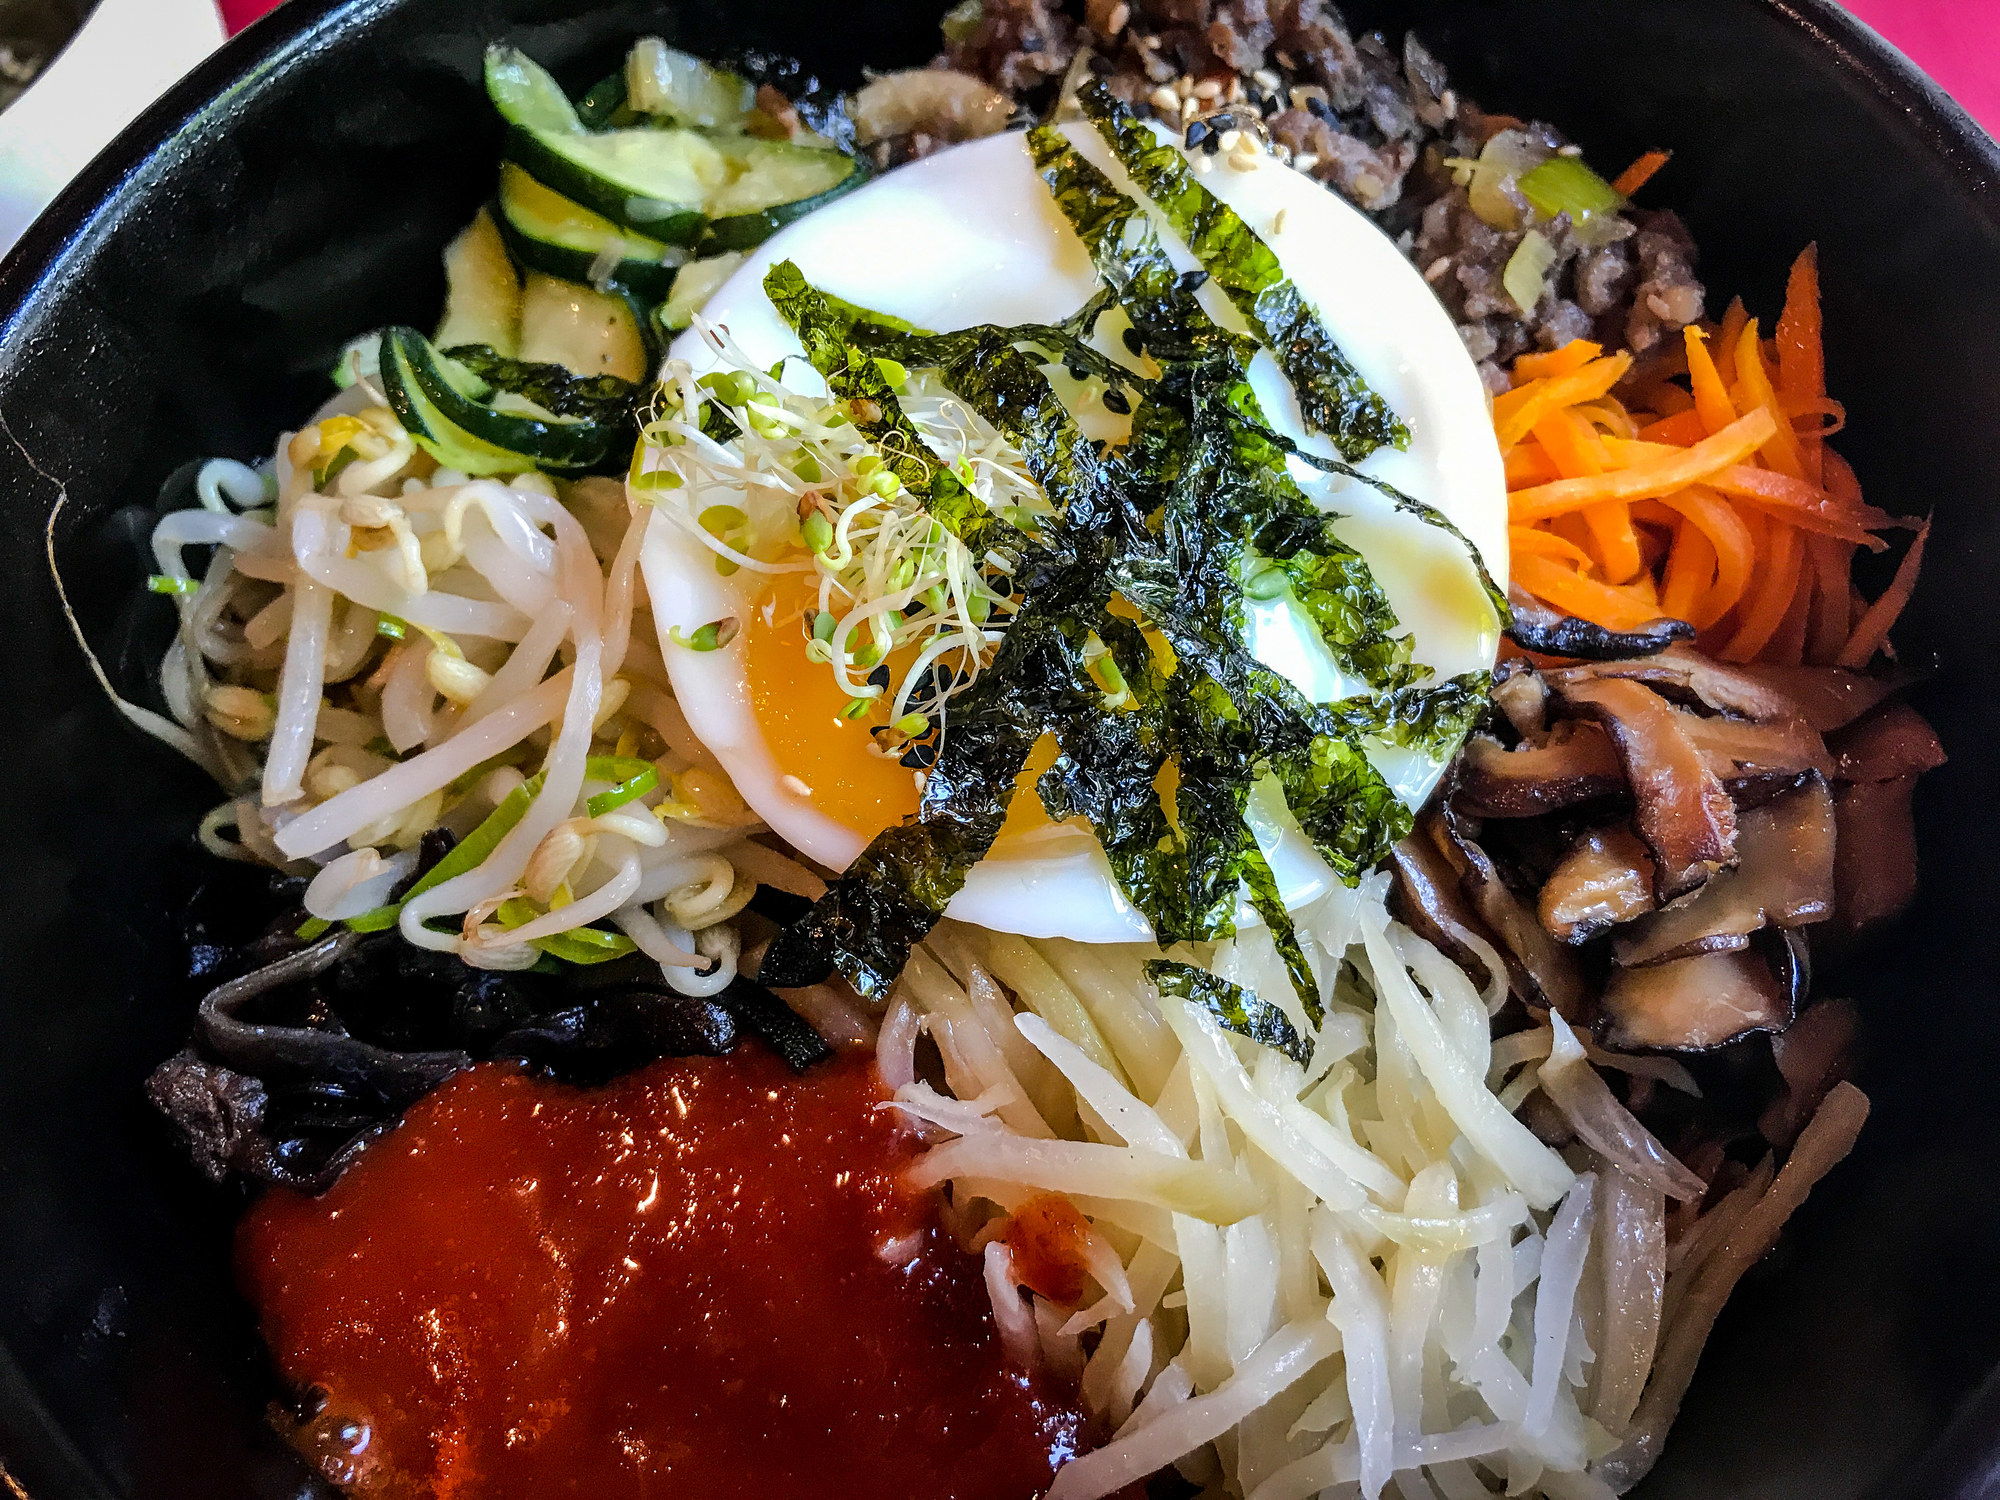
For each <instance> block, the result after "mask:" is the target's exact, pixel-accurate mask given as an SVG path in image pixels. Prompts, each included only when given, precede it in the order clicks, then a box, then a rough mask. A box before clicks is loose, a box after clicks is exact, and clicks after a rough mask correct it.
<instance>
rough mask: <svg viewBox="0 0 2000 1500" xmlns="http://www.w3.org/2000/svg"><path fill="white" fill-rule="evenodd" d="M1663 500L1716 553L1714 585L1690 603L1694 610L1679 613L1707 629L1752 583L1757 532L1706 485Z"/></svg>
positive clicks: (1755, 560)
mask: <svg viewBox="0 0 2000 1500" xmlns="http://www.w3.org/2000/svg"><path fill="white" fill-rule="evenodd" d="M1660 503H1661V504H1662V505H1664V506H1666V507H1667V508H1668V509H1670V510H1674V511H1677V512H1679V513H1680V514H1681V515H1683V516H1685V517H1686V518H1687V520H1688V521H1689V523H1690V524H1691V525H1693V526H1694V527H1695V529H1696V530H1697V531H1699V532H1700V534H1701V536H1702V539H1703V540H1704V541H1706V542H1707V543H1708V546H1709V550H1710V551H1711V553H1713V555H1714V557H1715V586H1714V587H1713V588H1712V589H1710V590H1709V591H1708V592H1707V593H1706V594H1705V595H1704V596H1703V597H1702V599H1701V601H1700V602H1699V603H1698V604H1696V605H1693V606H1690V608H1691V609H1692V613H1690V614H1685V615H1681V616H1679V617H1678V618H1680V619H1684V620H1687V621H1689V622H1691V623H1692V624H1693V625H1694V627H1695V628H1696V629H1697V630H1706V629H1708V628H1709V627H1710V626H1711V625H1713V624H1715V622H1716V621H1718V620H1720V619H1721V618H1722V617H1723V616H1724V615H1726V614H1728V613H1729V611H1730V610H1732V609H1734V608H1735V607H1736V603H1737V601H1738V600H1739V599H1741V598H1742V597H1743V595H1744V592H1745V591H1746V590H1747V589H1748V588H1749V587H1750V575H1751V573H1752V572H1753V571H1755V569H1756V565H1757V537H1756V534H1755V533H1754V532H1753V531H1752V530H1751V529H1750V527H1749V526H1747V525H1745V524H1744V521H1743V517H1741V516H1740V515H1738V514H1737V513H1736V508H1735V507H1734V506H1732V505H1731V504H1730V503H1729V502H1728V501H1727V500H1724V499H1723V498H1722V497H1721V496H1719V495H1717V494H1716V493H1715V492H1714V491H1713V490H1711V489H1709V488H1707V487H1706V486H1705V485H1699V484H1697V485H1690V486H1689V487H1688V488H1687V489H1684V490H1682V491H1680V493H1678V494H1674V495H1667V496H1665V497H1663V498H1662V499H1661V501H1660Z"/></svg>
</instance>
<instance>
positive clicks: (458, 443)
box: [382, 328, 629, 474]
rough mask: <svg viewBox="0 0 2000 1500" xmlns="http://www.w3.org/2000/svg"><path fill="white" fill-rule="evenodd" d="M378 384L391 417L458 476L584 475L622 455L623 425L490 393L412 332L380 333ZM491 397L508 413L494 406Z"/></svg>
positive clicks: (491, 390) (387, 331)
mask: <svg viewBox="0 0 2000 1500" xmlns="http://www.w3.org/2000/svg"><path fill="white" fill-rule="evenodd" d="M382 384H383V388H384V391H385V393H386V394H387V395H388V397H389V404H390V405H391V406H393V407H394V408H395V410H396V415H397V417H399V418H400V419H401V420H402V423H403V426H404V427H405V428H406V429H408V431H409V433H410V435H411V436H412V437H414V438H415V439H416V440H417V442H418V443H419V444H420V445H421V446H422V447H423V449H424V450H425V451H426V452H428V453H429V454H430V455H431V456H432V457H433V458H435V459H436V460H437V461H438V462H439V463H440V464H443V465H444V466H446V467H447V468H452V469H458V470H460V471H461V472H463V473H466V474H518V473H523V472H525V471H527V470H529V469H546V470H548V471H549V472H550V473H554V474H585V473H589V472H590V471H591V470H593V469H601V468H604V467H606V465H607V463H609V462H614V461H616V459H617V458H619V457H622V454H620V452H619V450H620V448H621V446H622V444H623V443H624V441H625V440H626V439H627V438H628V437H629V432H628V430H627V427H626V425H625V424H623V423H611V422H603V421H599V420H596V419H594V418H590V417H559V416H555V415H553V414H551V413H549V412H547V411H544V410H542V409H541V408H539V407H536V406H535V405H534V404H533V403H532V402H529V401H526V400H524V399H523V398H521V397H519V396H508V395H506V393H504V392H496V391H495V390H494V389H493V387H491V386H489V385H488V384H487V383H486V382H485V381H483V380H481V379H480V378H479V377H478V376H477V375H475V374H473V373H472V372H471V371H470V370H468V369H466V368H465V367H464V366H463V365H461V364H459V363H458V362H457V361H456V360H453V359H448V358H446V357H445V356H444V355H442V354H440V353H439V352H438V351H437V349H436V348H435V347H434V346H433V345H432V343H431V341H430V340H429V339H427V338H425V337H424V336H423V335H422V334H421V333H418V332H417V331H416V329H414V328H390V329H385V330H384V331H383V334H382ZM496 399H504V400H505V401H506V403H507V406H508V408H509V409H508V410H505V411H502V410H498V409H496V407H495V406H494V405H493V404H492V403H493V402H494V401H495V400H496Z"/></svg>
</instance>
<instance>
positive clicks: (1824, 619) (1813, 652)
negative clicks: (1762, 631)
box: [1806, 536, 1854, 667]
mask: <svg viewBox="0 0 2000 1500" xmlns="http://www.w3.org/2000/svg"><path fill="white" fill-rule="evenodd" d="M1806 556H1807V557H1808V558H1809V559H1811V561H1812V568H1813V609H1812V628H1811V629H1810V630H1808V631H1807V632H1806V660H1807V661H1809V662H1811V663H1812V664H1813V665H1815V666H1820V667H1830V666H1832V665H1833V662H1834V658H1836V657H1837V656H1839V655H1840V648H1841V647H1842V646H1844V645H1846V644H1847V637H1848V635H1849V633H1850V632H1851V631H1852V630H1853V627H1854V620H1853V617H1852V616H1851V615H1850V614H1849V612H1848V605H1847V580H1848V579H1849V578H1850V577H1852V576H1853V573H1854V549H1853V548H1852V547H1851V546H1849V545H1848V544H1847V543H1846V542H1844V541H1841V540H1840V539H1839V538H1838V537H1830V536H1815V537H1809V538H1807V540H1806Z"/></svg>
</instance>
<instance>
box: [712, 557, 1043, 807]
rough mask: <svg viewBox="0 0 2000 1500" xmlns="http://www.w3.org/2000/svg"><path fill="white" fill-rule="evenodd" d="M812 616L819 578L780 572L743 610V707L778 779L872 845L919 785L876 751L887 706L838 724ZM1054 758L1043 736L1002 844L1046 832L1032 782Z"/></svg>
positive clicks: (1020, 783)
mask: <svg viewBox="0 0 2000 1500" xmlns="http://www.w3.org/2000/svg"><path fill="white" fill-rule="evenodd" d="M818 609H819V585H818V582H817V580H816V579H815V578H814V577H813V576H812V575H810V574H804V573H786V574H781V575H779V576H778V577H777V578H776V580H775V581H774V583H773V585H772V587H771V588H770V589H769V590H768V591H767V592H766V593H765V594H764V595H763V597H762V598H760V599H759V600H758V602H757V604H756V605H755V606H754V607H753V608H752V609H751V610H750V618H749V621H748V623H747V624H746V626H745V629H744V638H745V654H746V656H747V658H748V660H747V670H748V673H749V678H750V702H751V706H752V708H753V709H754V710H755V711H756V714H757V724H758V727H759V728H760V729H762V730H763V733H764V743H765V744H766V745H767V746H769V747H770V751H771V758H772V759H773V760H774V761H776V762H777V764H778V770H779V772H780V773H781V774H783V775H786V776H791V777H793V778H795V779H796V780H798V781H799V782H801V783H803V784H804V785H805V786H806V787H808V788H810V792H809V800H810V801H811V802H812V804H813V806H814V807H816V808H818V809H819V810H820V811H821V812H823V813H825V814H826V815H827V816H828V817H830V818H832V819H834V820H835V821H836V822H839V823H842V824H845V825H846V826H847V827H849V828H851V829H853V830H854V831H855V832H856V833H858V834H861V835H862V836H863V837H864V838H869V839H872V838H874V837H875V835H876V834H878V833H880V832H882V831H883V830H884V829H886V828H893V827H894V826H895V825H896V824H898V823H900V822H902V821H903V819H905V818H907V817H910V816H912V815H913V814H914V813H915V812H916V810H917V802H918V797H919V793H918V790H917V778H916V774H915V773H914V772H913V771H912V770H911V768H910V767H908V766H905V765H903V764H902V763H901V762H900V761H899V760H897V759H896V758H895V757H893V756H887V755H878V754H876V753H875V751H874V748H873V747H874V744H875V737H874V734H873V733H872V731H873V730H875V729H877V728H879V727H881V726H882V725H883V724H885V723H886V722H887V712H886V708H885V707H882V706H871V707H870V708H869V709H868V711H867V712H865V713H861V714H858V715H856V716H855V717H854V718H851V719H846V718H842V717H841V715H842V713H843V711H844V710H845V709H846V708H847V705H848V702H849V699H848V696H847V694H846V693H844V692H843V691H841V687H840V684H839V683H838V682H836V681H835V680H834V676H833V672H832V671H831V670H830V669H829V668H828V667H827V665H826V664H825V663H824V662H816V661H814V660H813V659H812V658H811V657H809V656H807V655H806V649H805V648H806V642H807V641H808V640H809V639H810V635H809V633H808V631H807V628H806V622H807V621H808V620H810V619H811V618H812V616H813V615H814V614H816V613H817V612H818ZM914 658H915V653H914V652H913V651H898V652H892V653H891V654H890V656H889V669H890V671H891V672H892V673H897V674H901V673H903V672H906V671H908V670H909V668H910V665H911V663H912V661H913V660H914ZM886 698H887V695H884V700H885V701H886ZM1055 758H1056V742H1055V737H1054V736H1053V735H1047V734H1045V735H1043V736H1042V738H1041V740H1040V742H1039V743H1037V744H1036V746H1035V749H1034V752H1033V753H1032V754H1031V755H1030V756H1029V757H1028V762H1027V764H1026V765H1025V766H1023V767H1022V769H1021V774H1020V776H1019V777H1018V778H1017V779H1016V781H1015V788H1016V790H1015V794H1014V801H1013V804H1012V806H1011V807H1010V808H1009V809H1008V813H1007V822H1006V824H1005V826H1004V827H1003V828H1002V829H1001V837H1002V838H1008V837H1011V836H1013V835H1016V834H1022V833H1029V832H1032V831H1034V830H1036V829H1040V828H1047V827H1048V826H1050V818H1049V815H1048V812H1047V811H1046V810H1045V809H1044V808H1043V807H1042V801H1041V798H1039V797H1038V796H1036V795H1035V779H1036V778H1037V777H1039V776H1040V775H1041V774H1042V772H1043V771H1046V770H1047V769H1048V768H1049V766H1050V765H1051V764H1053V763H1054V761H1055ZM795 790H796V789H795Z"/></svg>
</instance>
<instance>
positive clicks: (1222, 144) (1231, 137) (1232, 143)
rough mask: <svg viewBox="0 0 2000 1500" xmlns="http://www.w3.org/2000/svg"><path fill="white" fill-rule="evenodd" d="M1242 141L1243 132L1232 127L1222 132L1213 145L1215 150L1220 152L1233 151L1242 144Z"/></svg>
mask: <svg viewBox="0 0 2000 1500" xmlns="http://www.w3.org/2000/svg"><path fill="white" fill-rule="evenodd" d="M1242 140H1243V132H1242V131H1240V130H1237V129H1236V128H1234V127H1233V126H1232V127H1231V128H1230V129H1228V130H1225V131H1223V132H1222V135H1221V137H1220V138H1219V139H1218V140H1217V141H1216V143H1215V144H1216V149H1217V150H1220V151H1234V150H1235V149H1236V148H1237V146H1238V145H1240V144H1241V143H1242Z"/></svg>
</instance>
